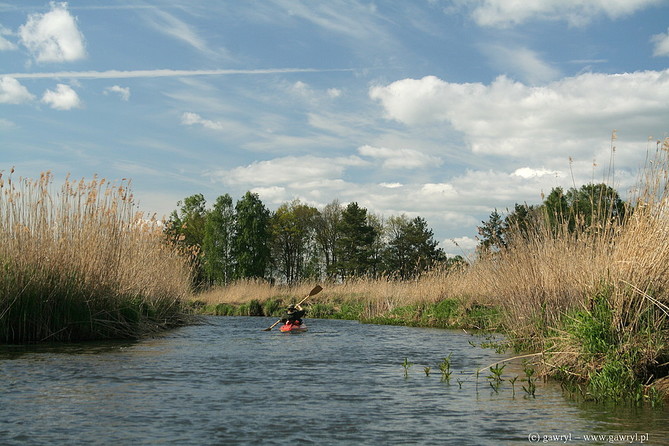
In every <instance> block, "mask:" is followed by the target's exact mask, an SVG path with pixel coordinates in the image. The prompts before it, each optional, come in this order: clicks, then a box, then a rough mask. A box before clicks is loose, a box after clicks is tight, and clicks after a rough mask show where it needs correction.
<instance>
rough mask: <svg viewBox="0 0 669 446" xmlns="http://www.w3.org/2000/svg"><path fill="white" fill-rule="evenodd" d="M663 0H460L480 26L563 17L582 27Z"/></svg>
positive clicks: (630, 12) (496, 25)
mask: <svg viewBox="0 0 669 446" xmlns="http://www.w3.org/2000/svg"><path fill="white" fill-rule="evenodd" d="M661 2H662V0H588V1H583V0H538V1H509V0H474V1H471V0H465V1H463V0H459V3H461V4H462V5H466V6H468V7H472V6H473V9H472V10H471V16H472V18H473V19H474V21H475V22H476V23H477V24H478V25H480V26H494V27H510V26H514V25H519V24H522V23H525V22H528V21H530V20H563V21H566V22H567V23H569V25H571V26H583V25H586V24H588V23H589V22H590V21H592V20H593V19H594V18H596V17H599V16H602V15H604V16H607V17H609V18H611V19H617V18H620V17H624V16H627V15H630V14H632V13H634V12H636V11H639V10H641V9H644V8H646V7H649V6H652V5H656V4H659V3H661Z"/></svg>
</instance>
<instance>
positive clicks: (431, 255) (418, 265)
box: [384, 215, 446, 280]
mask: <svg viewBox="0 0 669 446" xmlns="http://www.w3.org/2000/svg"><path fill="white" fill-rule="evenodd" d="M388 232H389V241H388V246H387V248H386V250H385V255H384V258H385V265H386V268H387V270H388V271H391V272H394V273H396V274H397V275H398V276H399V278H401V279H402V280H407V279H411V278H415V277H416V276H418V275H420V274H421V273H423V272H425V271H427V270H429V269H430V268H431V267H432V266H434V265H435V264H436V263H437V262H440V261H443V260H445V258H446V255H445V253H444V251H443V250H442V249H441V248H439V247H438V245H439V243H438V242H437V241H436V240H434V234H433V232H432V230H431V229H430V228H429V227H428V226H427V222H426V221H425V220H424V219H423V218H421V217H416V218H414V219H412V220H409V218H408V217H407V216H405V215H402V216H400V217H391V218H390V219H389V220H388Z"/></svg>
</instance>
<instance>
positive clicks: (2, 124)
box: [0, 118, 16, 129]
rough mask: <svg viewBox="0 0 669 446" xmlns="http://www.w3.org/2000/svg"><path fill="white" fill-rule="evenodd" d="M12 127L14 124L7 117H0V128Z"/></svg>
mask: <svg viewBox="0 0 669 446" xmlns="http://www.w3.org/2000/svg"><path fill="white" fill-rule="evenodd" d="M14 127H16V124H14V123H13V122H12V121H10V120H9V119H4V118H0V129H11V128H14Z"/></svg>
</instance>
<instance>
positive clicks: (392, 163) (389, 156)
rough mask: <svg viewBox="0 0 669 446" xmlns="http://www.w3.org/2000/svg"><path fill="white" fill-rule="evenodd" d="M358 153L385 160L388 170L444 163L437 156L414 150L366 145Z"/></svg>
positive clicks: (384, 163)
mask: <svg viewBox="0 0 669 446" xmlns="http://www.w3.org/2000/svg"><path fill="white" fill-rule="evenodd" d="M358 153H359V154H360V155H362V156H368V157H371V158H377V159H381V160H383V167H385V168H388V169H416V168H419V167H428V166H430V167H434V166H439V165H441V163H442V162H441V160H440V159H439V158H437V157H436V156H430V155H426V154H424V153H421V152H419V151H418V150H412V149H388V148H386V147H372V146H370V145H364V146H362V147H359V148H358Z"/></svg>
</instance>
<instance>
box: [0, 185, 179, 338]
mask: <svg viewBox="0 0 669 446" xmlns="http://www.w3.org/2000/svg"><path fill="white" fill-rule="evenodd" d="M0 271H1V272H2V274H0V343H7V344H21V343H32V342H57V341H68V342H69V341H86V340H98V339H125V338H138V337H140V336H142V335H145V334H148V333H155V332H158V331H162V330H164V329H166V328H171V327H175V326H179V325H184V324H185V323H188V322H189V320H190V317H189V316H188V313H187V311H186V308H185V305H184V302H185V301H186V299H187V297H188V296H190V295H191V291H190V267H189V264H188V261H187V259H186V258H185V257H184V256H182V255H181V254H180V253H179V252H177V251H176V250H175V249H174V248H172V247H171V246H169V245H168V244H166V243H165V241H164V237H163V236H162V228H161V227H160V225H159V222H157V221H156V220H155V218H148V219H147V218H144V217H143V216H142V215H141V214H138V213H136V209H135V205H134V202H133V198H132V193H131V192H130V190H129V184H128V182H125V181H124V182H121V183H119V184H112V183H109V182H107V181H105V180H104V179H97V178H94V179H93V180H91V181H88V182H86V181H84V180H81V181H70V180H66V181H65V182H64V184H63V185H62V187H60V188H59V189H56V188H54V187H53V184H52V177H51V175H50V173H48V172H47V173H44V174H42V176H41V177H40V179H38V180H29V179H22V178H19V179H16V178H13V177H12V173H10V174H9V175H8V176H4V177H3V175H2V172H0Z"/></svg>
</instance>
